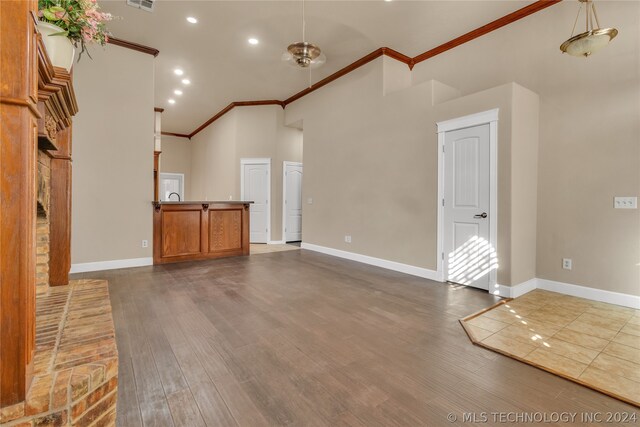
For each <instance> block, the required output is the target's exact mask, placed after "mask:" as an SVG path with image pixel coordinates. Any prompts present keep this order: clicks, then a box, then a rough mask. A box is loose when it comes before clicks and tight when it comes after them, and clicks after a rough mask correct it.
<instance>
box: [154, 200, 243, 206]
mask: <svg viewBox="0 0 640 427" xmlns="http://www.w3.org/2000/svg"><path fill="white" fill-rule="evenodd" d="M247 203H249V204H251V203H253V202H248V201H243V200H186V201H184V202H173V201H172V202H151V204H153V205H154V206H155V205H158V204H159V205H197V204H209V205H215V204H225V205H244V204H247Z"/></svg>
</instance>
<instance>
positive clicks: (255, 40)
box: [247, 38, 260, 45]
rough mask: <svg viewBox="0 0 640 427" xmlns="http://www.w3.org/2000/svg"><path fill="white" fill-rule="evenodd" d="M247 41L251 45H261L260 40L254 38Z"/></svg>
mask: <svg viewBox="0 0 640 427" xmlns="http://www.w3.org/2000/svg"><path fill="white" fill-rule="evenodd" d="M247 41H248V42H249V44H253V45H256V44H258V43H260V41H259V40H258V39H254V38H250V39H249V40H247Z"/></svg>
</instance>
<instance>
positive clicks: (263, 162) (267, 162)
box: [240, 157, 271, 243]
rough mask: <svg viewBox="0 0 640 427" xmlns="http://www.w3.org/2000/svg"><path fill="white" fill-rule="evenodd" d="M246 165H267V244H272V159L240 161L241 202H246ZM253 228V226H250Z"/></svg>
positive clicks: (242, 159)
mask: <svg viewBox="0 0 640 427" xmlns="http://www.w3.org/2000/svg"><path fill="white" fill-rule="evenodd" d="M245 165H267V176H268V178H269V179H268V181H269V185H268V186H267V187H268V188H267V243H270V242H271V158H269V157H263V158H241V159H240V200H244V166H245ZM249 227H251V224H249Z"/></svg>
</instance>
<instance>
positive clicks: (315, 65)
mask: <svg viewBox="0 0 640 427" xmlns="http://www.w3.org/2000/svg"><path fill="white" fill-rule="evenodd" d="M325 62H327V57H326V55H325V54H324V53H321V54H320V56H318V57H317V58H316V59H314V60H313V61H311V65H310V66H309V68H313V69H316V68H320V67H322V66H323V65H324V63H325Z"/></svg>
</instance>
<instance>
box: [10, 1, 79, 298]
mask: <svg viewBox="0 0 640 427" xmlns="http://www.w3.org/2000/svg"><path fill="white" fill-rule="evenodd" d="M0 1H1V0H0ZM36 43H37V46H38V99H39V101H40V102H41V103H42V105H43V107H44V108H43V110H44V114H45V119H46V120H44V122H45V123H46V122H47V121H49V122H51V123H53V125H52V127H53V131H52V132H53V134H54V135H55V138H54V141H52V143H53V145H54V147H53V148H51V149H49V150H48V155H49V156H50V157H51V188H50V204H51V205H50V208H49V227H50V228H49V285H51V286H61V285H67V284H69V270H70V269H71V129H72V121H71V119H72V117H73V116H74V115H75V114H76V113H77V112H78V105H77V103H76V96H75V92H74V90H73V79H72V76H71V74H70V73H69V72H68V71H67V70H65V69H64V68H59V67H54V66H53V65H52V64H51V61H50V60H49V57H48V56H47V54H46V49H45V47H44V45H43V43H42V37H40V36H38V37H37V40H36ZM41 131H42V132H43V133H45V131H46V130H45V129H41Z"/></svg>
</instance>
